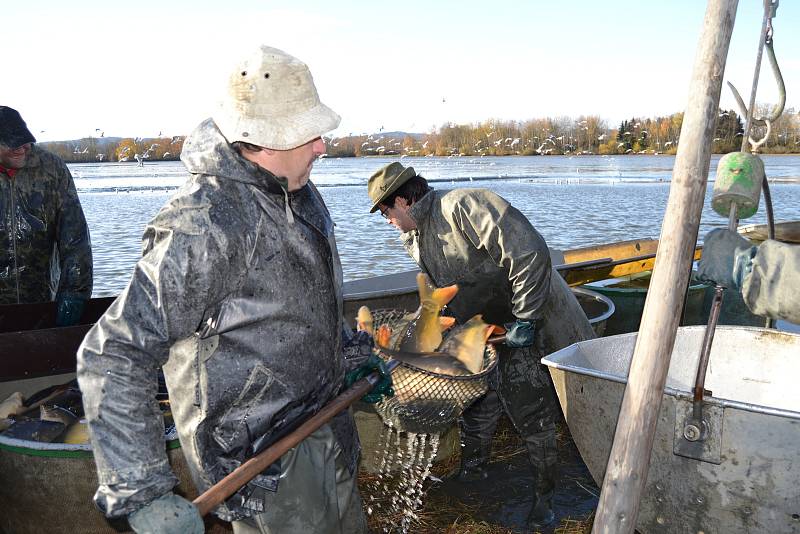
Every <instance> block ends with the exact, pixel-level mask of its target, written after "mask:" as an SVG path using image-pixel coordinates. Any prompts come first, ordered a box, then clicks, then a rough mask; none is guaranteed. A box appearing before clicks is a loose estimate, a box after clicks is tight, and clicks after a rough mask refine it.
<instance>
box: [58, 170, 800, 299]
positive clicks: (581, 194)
mask: <svg viewBox="0 0 800 534" xmlns="http://www.w3.org/2000/svg"><path fill="white" fill-rule="evenodd" d="M763 159H764V162H765V168H766V173H767V176H768V177H769V178H770V179H771V180H774V181H773V182H772V183H771V185H770V190H771V192H772V200H773V206H774V211H775V218H776V220H789V219H798V218H800V156H763ZM718 160H719V156H714V158H713V159H712V161H711V166H710V172H709V175H710V179H713V176H714V172H715V169H716V165H717V161H718ZM391 161H397V159H396V158H393V159H390V158H343V159H331V158H323V159H322V160H320V161H318V162H317V163H316V165H315V166H314V171H313V173H312V177H311V179H312V181H313V182H314V183H315V184H316V185H317V186H318V187H319V188H320V191H321V193H322V195H323V197H324V198H325V202H326V203H327V204H328V208H329V209H330V211H331V215H332V217H333V219H334V222H335V223H336V237H337V242H338V246H339V253H340V255H341V259H342V266H343V268H344V273H345V280H355V279H359V278H366V277H369V276H375V275H381V274H389V273H392V272H397V271H401V270H408V269H413V268H415V264H414V263H413V261H412V260H411V259H410V258H409V257H408V256H407V254H406V253H405V251H404V249H403V248H402V246H401V245H400V242H399V240H398V232H397V231H396V230H395V229H394V228H393V227H391V226H390V225H388V224H387V223H386V221H384V220H383V219H382V218H381V217H380V215H377V214H369V213H368V212H369V207H370V202H369V199H368V197H367V188H366V183H367V180H368V179H369V176H370V175H371V174H372V173H373V172H375V171H376V170H377V169H379V168H380V167H382V166H383V165H385V164H386V163H389V162H391ZM402 162H403V164H404V165H411V166H413V167H414V168H415V169H416V171H417V173H419V174H421V175H423V176H425V177H426V178H427V179H429V180H430V181H431V182H432V185H433V187H435V188H437V189H451V188H455V187H484V188H488V189H491V190H493V191H495V192H497V193H498V194H500V195H501V196H503V197H504V198H506V199H507V200H508V201H509V202H511V203H512V204H513V205H514V206H515V207H517V208H518V209H519V210H520V211H522V212H523V213H524V214H525V215H526V216H527V217H528V219H530V221H531V222H532V223H533V225H534V226H535V227H536V229H537V230H538V231H539V232H540V233H541V234H542V235H543V236H544V238H545V239H546V240H547V243H548V245H549V246H550V247H552V248H559V249H566V248H575V247H581V246H586V245H594V244H600V243H607V242H611V241H620V240H624V239H634V238H648V237H652V238H657V237H658V236H659V234H660V229H661V221H662V218H663V215H664V210H665V207H666V202H667V197H668V195H669V181H670V177H671V174H672V166H673V164H674V157H673V156H663V155H662V156H644V155H639V156H617V157H604V156H578V157H575V156H547V157H521V156H509V157H492V158H489V157H486V158H466V157H462V158H402ZM69 167H70V170H71V171H72V173H73V176H74V178H75V184H76V187H77V188H78V193H79V195H80V198H81V202H82V204H83V209H84V212H85V213H86V218H87V220H88V222H89V228H90V231H91V235H92V246H93V252H94V264H95V288H94V296H109V295H115V294H117V293H119V291H120V290H121V289H122V288H124V287H125V285H126V284H127V282H128V279H129V277H130V274H131V272H132V269H133V266H134V264H135V263H136V261H137V259H138V258H139V256H140V255H141V235H142V232H143V230H144V227H145V224H146V223H147V221H148V220H150V219H151V218H152V217H153V215H155V213H156V212H157V211H158V209H159V208H160V207H161V206H162V205H163V204H164V203H165V202H166V201H167V199H168V198H169V196H170V195H171V194H172V192H173V191H174V190H175V188H177V187H178V186H179V185H180V184H181V183H183V181H184V180H185V179H186V178H187V176H188V175H187V173H186V171H185V169H184V168H183V165H182V164H181V163H180V162H159V163H146V164H145V165H144V166H143V167H139V166H138V165H136V164H135V163H133V164H128V163H104V164H103V163H97V164H74V165H70V166H69ZM711 187H712V185H711V184H709V188H708V193H707V194H706V201H705V204H704V209H703V217H702V220H701V226H700V239H701V240H702V236H703V235H704V234H705V233H706V232H707V231H708V230H710V229H712V228H715V227H722V226H725V225H726V224H727V221H726V220H725V219H723V218H722V217H721V216H719V215H717V214H716V213H714V212H713V211H712V210H711V208H710V201H709V200H710V192H711ZM763 205H764V202H763V201H762V202H761V206H760V209H759V211H758V213H757V214H756V215H755V216H753V217H752V218H751V219H748V220H746V221H743V224H749V223H763V222H765V221H766V214H765V211H764V206H763Z"/></svg>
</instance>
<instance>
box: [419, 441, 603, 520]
mask: <svg viewBox="0 0 800 534" xmlns="http://www.w3.org/2000/svg"><path fill="white" fill-rule="evenodd" d="M563 428H564V429H565V428H566V427H565V426H564V427H563ZM561 438H562V439H560V440H559V460H560V465H559V481H558V486H557V488H556V494H555V496H554V498H553V511H554V512H555V514H556V521H555V522H554V523H553V524H552V525H551V526H550V527H549V528H547V529H542V530H540V532H543V533H545V534H549V533H552V532H554V530H555V529H556V528H557V527H559V526H560V525H561V523H562V519H570V520H579V521H582V520H586V519H587V518H588V517H590V516H591V515H592V513H593V512H594V510H595V508H596V507H597V496H598V495H599V494H600V490H599V489H598V488H597V486H596V485H595V483H594V481H593V480H592V477H591V475H590V474H589V470H588V469H587V468H586V465H585V464H584V463H583V461H582V460H581V458H580V455H579V454H578V450H577V448H576V447H575V444H574V443H573V441H572V439H571V437H570V436H569V433H568V432H562V436H561ZM533 485H534V478H533V472H532V469H531V466H530V463H529V462H528V459H527V456H526V454H525V451H524V448H523V447H522V444H521V442H520V443H518V444H517V447H516V451H515V453H514V454H512V455H511V456H509V457H505V458H499V459H497V460H496V461H494V462H492V463H491V464H490V465H489V477H488V479H487V480H485V481H480V482H474V483H459V482H456V481H454V480H444V481H443V482H442V483H441V484H435V485H433V486H432V487H431V488H430V489H429V491H428V499H430V500H434V499H436V498H437V497H438V498H442V499H444V500H449V499H454V500H459V501H464V502H465V503H467V504H470V505H476V507H475V516H474V517H473V518H472V519H473V520H476V521H479V522H486V523H488V524H490V525H497V526H503V527H506V528H508V529H510V530H511V531H512V532H520V533H522V532H526V533H527V532H530V531H529V530H526V528H525V519H526V518H527V516H528V512H529V511H530V509H531V506H532V505H533V502H532V497H533V487H534V486H533Z"/></svg>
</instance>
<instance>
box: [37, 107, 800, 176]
mask: <svg viewBox="0 0 800 534" xmlns="http://www.w3.org/2000/svg"><path fill="white" fill-rule="evenodd" d="M767 111H768V110H767V109H766V106H759V108H758V110H757V113H756V115H762V116H763V115H766V114H767ZM682 124H683V113H674V114H672V115H669V116H666V117H652V118H642V117H631V118H630V119H626V120H623V121H621V122H620V124H619V125H615V126H616V127H611V126H609V125H608V124H607V123H606V121H605V120H603V119H601V118H600V117H598V116H594V115H589V116H580V117H577V118H572V117H566V116H565V117H556V118H550V117H548V118H540V119H530V120H526V121H507V120H494V119H490V120H486V121H483V122H480V123H475V124H454V123H448V124H445V125H442V126H440V127H438V128H436V129H434V130H433V131H431V132H430V133H426V134H420V133H405V132H391V133H389V132H387V133H380V132H379V133H373V134H367V133H364V134H360V135H352V134H351V135H348V136H345V137H326V138H325V140H326V143H327V151H328V157H363V156H395V155H399V156H402V155H406V156H510V155H521V156H547V155H584V154H603V155H618V154H619V155H624V154H675V153H676V152H677V150H678V141H679V138H680V132H681V125H682ZM743 131H744V119H743V118H742V117H740V116H739V115H738V114H737V113H736V112H735V111H734V110H720V111H719V113H718V116H717V123H716V125H715V131H714V141H713V146H712V151H713V152H714V153H718V154H724V153H728V152H733V151H737V150H740V149H741V145H742V136H743ZM765 134H766V128H765V127H764V126H757V127H755V128H754V130H753V132H752V134H751V137H754V138H756V139H760V138H762V137H763V136H764V135H765ZM184 140H185V136H176V137H172V138H147V139H144V138H138V137H137V138H130V137H127V138H105V137H101V138H92V137H88V138H83V139H79V140H74V141H56V142H49V143H42V145H45V147H46V148H47V149H48V150H50V151H51V152H54V153H56V154H57V155H58V156H60V157H61V158H62V159H64V161H67V162H70V163H79V162H80V163H85V162H94V161H101V162H102V161H122V162H125V161H129V162H134V161H135V162H138V163H139V164H144V163H145V162H147V161H169V160H177V159H178V158H179V156H180V153H181V150H182V149H183V142H184ZM760 152H762V153H767V154H790V153H791V154H797V153H800V113H798V112H797V111H795V109H793V108H790V109H787V110H786V111H784V113H783V114H782V115H781V116H780V117H779V118H778V119H777V120H776V121H775V123H774V124H772V125H771V131H770V133H769V137H768V138H767V140H766V142H765V143H764V144H763V145H762V146H761V148H760Z"/></svg>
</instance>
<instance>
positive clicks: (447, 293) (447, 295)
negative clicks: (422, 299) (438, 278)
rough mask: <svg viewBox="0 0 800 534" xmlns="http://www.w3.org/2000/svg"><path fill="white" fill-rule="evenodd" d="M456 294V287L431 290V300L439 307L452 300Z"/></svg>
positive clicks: (454, 285)
mask: <svg viewBox="0 0 800 534" xmlns="http://www.w3.org/2000/svg"><path fill="white" fill-rule="evenodd" d="M456 293H458V285H456V284H453V285H452V286H447V287H440V288H437V289H434V290H433V294H432V295H431V298H432V299H433V300H434V301H435V302H436V303H437V304H438V305H439V306H440V307H441V306H444V305H445V304H447V303H448V302H450V301H451V300H453V297H455V296H456Z"/></svg>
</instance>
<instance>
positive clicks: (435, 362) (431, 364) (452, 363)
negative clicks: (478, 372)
mask: <svg viewBox="0 0 800 534" xmlns="http://www.w3.org/2000/svg"><path fill="white" fill-rule="evenodd" d="M381 352H383V353H385V354H386V355H387V356H389V357H391V358H393V359H395V360H398V361H401V362H403V363H406V364H408V365H412V366H414V367H416V368H418V369H423V370H425V371H430V372H431V373H437V374H440V375H449V376H465V375H471V374H473V373H472V372H471V371H470V370H469V369H467V367H466V366H465V365H464V364H463V363H462V362H461V361H460V360H459V359H458V358H456V357H455V356H451V355H450V354H445V353H442V352H423V353H412V352H403V351H400V350H393V349H381Z"/></svg>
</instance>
